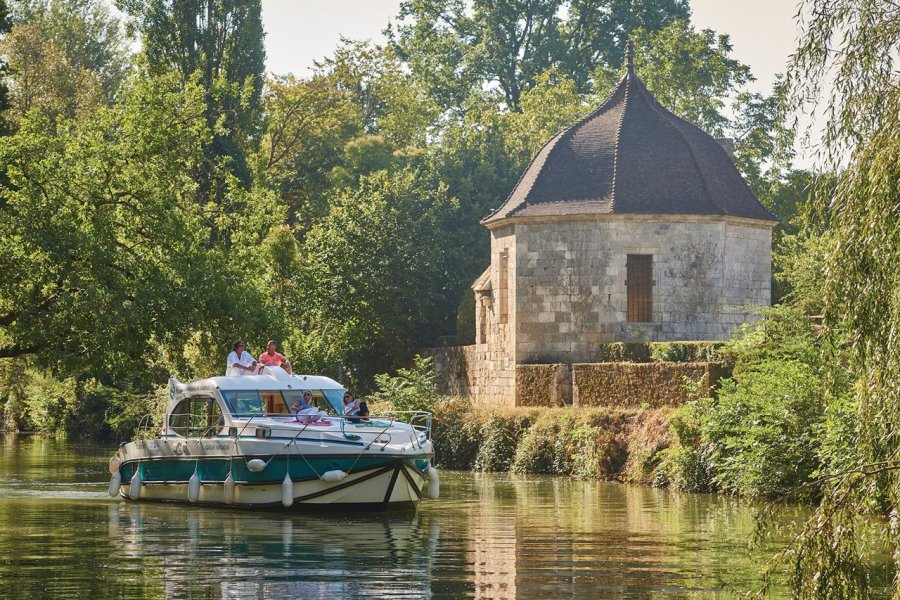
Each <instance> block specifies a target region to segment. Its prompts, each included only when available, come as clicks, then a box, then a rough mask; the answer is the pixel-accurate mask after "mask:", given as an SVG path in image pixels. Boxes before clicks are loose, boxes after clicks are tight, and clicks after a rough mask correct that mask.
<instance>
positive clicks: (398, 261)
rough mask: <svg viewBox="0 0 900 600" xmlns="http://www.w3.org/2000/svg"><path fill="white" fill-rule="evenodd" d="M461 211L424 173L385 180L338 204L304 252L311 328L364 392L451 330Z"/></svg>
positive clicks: (378, 177)
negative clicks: (326, 337) (327, 339)
mask: <svg viewBox="0 0 900 600" xmlns="http://www.w3.org/2000/svg"><path fill="white" fill-rule="evenodd" d="M458 211H459V206H458V204H457V203H456V202H455V201H454V200H453V199H452V198H449V197H448V195H447V190H446V188H445V187H444V186H442V185H440V184H435V183H434V182H433V180H431V179H429V178H428V177H425V176H423V175H422V174H421V173H419V172H418V171H415V170H412V169H403V170H401V171H398V172H396V173H388V172H384V171H381V172H378V173H374V174H372V175H370V176H366V177H363V178H362V180H361V182H360V187H359V189H358V190H356V191H354V192H347V193H342V194H341V195H340V196H338V197H337V198H335V199H334V200H333V201H332V206H331V210H330V211H329V214H328V215H327V216H326V217H325V218H324V219H322V220H321V221H320V222H319V223H317V224H316V226H315V227H313V228H312V229H311V230H310V231H309V233H308V234H307V236H306V240H305V242H304V246H303V254H304V261H305V265H304V273H305V285H306V288H305V290H304V297H303V301H304V302H305V305H306V319H308V321H307V322H309V323H311V324H315V326H316V327H318V328H321V329H324V330H326V331H328V332H329V333H330V335H331V342H332V343H334V344H337V345H338V346H339V347H340V348H342V349H343V352H344V356H345V360H346V362H347V363H348V364H350V365H353V366H354V367H355V368H356V369H357V370H356V371H354V376H355V378H356V379H357V380H358V381H359V382H360V383H361V384H362V385H363V387H366V386H368V385H369V383H370V382H371V378H372V376H373V374H374V372H378V371H384V370H388V369H390V368H392V367H394V366H396V365H397V364H402V363H403V361H404V360H408V359H409V358H410V356H409V355H410V353H411V352H410V351H411V349H412V348H413V347H416V346H418V347H422V346H427V345H429V344H432V343H434V340H435V339H436V338H437V337H438V336H439V335H440V334H441V333H443V332H444V331H447V330H448V329H450V328H452V324H453V322H454V318H453V317H455V309H456V305H455V303H454V302H452V298H453V296H450V295H448V294H447V293H446V292H445V290H447V289H459V288H460V287H461V284H462V283H463V281H465V280H464V279H462V277H461V274H460V273H459V271H458V268H459V265H460V264H461V263H462V259H461V256H460V254H461V249H458V248H454V245H453V243H452V241H451V235H452V232H453V227H454V221H455V218H456V215H457V214H458Z"/></svg>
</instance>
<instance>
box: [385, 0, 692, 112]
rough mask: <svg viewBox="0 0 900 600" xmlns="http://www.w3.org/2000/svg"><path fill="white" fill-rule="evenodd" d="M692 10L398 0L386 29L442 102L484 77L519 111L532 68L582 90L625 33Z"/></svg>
mask: <svg viewBox="0 0 900 600" xmlns="http://www.w3.org/2000/svg"><path fill="white" fill-rule="evenodd" d="M689 15H690V10H689V8H688V6H687V3H686V2H682V1H680V0H654V1H652V2H642V3H640V4H638V5H634V4H630V3H614V4H613V5H612V6H610V5H609V4H608V3H607V2H602V1H588V2H571V1H567V0H553V1H550V2H523V1H504V2H488V1H483V0H476V1H475V2H473V3H471V4H468V3H465V2H461V1H459V0H425V1H416V2H412V1H409V2H404V3H403V4H402V5H401V7H400V15H399V19H398V20H397V24H396V26H395V27H389V28H388V31H387V33H388V36H389V38H390V39H391V41H392V47H393V48H394V49H395V51H396V52H397V55H398V56H399V57H400V58H401V59H402V60H404V61H405V62H407V64H409V66H410V69H411V70H412V72H413V75H414V76H415V77H416V79H418V80H420V81H422V82H423V84H424V86H425V88H426V89H427V90H428V91H429V94H430V95H431V96H432V97H433V98H435V100H436V101H438V102H440V104H441V105H442V106H443V107H459V106H461V105H462V104H463V103H464V101H465V100H466V99H467V98H469V97H470V96H472V95H473V94H478V93H481V90H483V89H485V88H487V87H488V85H487V84H489V83H490V84H492V83H496V85H497V93H496V95H497V101H499V102H503V103H504V104H505V105H506V106H507V107H508V108H509V109H511V110H513V111H518V110H519V109H520V99H521V97H522V94H523V92H525V91H527V90H528V89H530V88H531V87H532V86H533V85H534V81H535V79H536V77H537V76H538V75H540V74H541V73H543V72H544V71H546V70H547V69H548V68H550V67H551V66H559V67H560V68H561V69H562V70H563V72H564V73H565V74H566V75H568V76H570V77H572V78H573V79H575V81H577V82H578V84H579V89H580V91H582V92H587V91H589V90H590V79H589V76H588V74H589V73H590V72H591V70H592V69H593V68H594V66H596V65H597V64H604V65H608V66H611V67H613V68H618V67H620V66H621V64H622V58H623V54H624V40H625V39H626V38H627V37H628V36H629V35H630V33H631V32H632V31H633V30H635V29H637V28H639V27H644V28H645V29H648V30H651V31H654V30H657V29H660V28H662V27H663V26H665V25H666V24H667V23H669V22H671V21H672V20H674V19H678V18H687V17H688V16H689Z"/></svg>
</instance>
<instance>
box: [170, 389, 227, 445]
mask: <svg viewBox="0 0 900 600" xmlns="http://www.w3.org/2000/svg"><path fill="white" fill-rule="evenodd" d="M223 424H224V419H223V417H222V411H221V410H220V409H219V404H218V403H217V402H216V401H215V399H214V398H212V397H210V396H192V397H190V398H185V399H184V400H182V401H181V402H179V403H178V404H176V405H175V408H174V409H173V410H172V412H171V413H170V414H169V429H170V430H171V431H172V433H174V434H175V435H180V436H182V437H209V436H214V435H216V434H217V433H218V432H219V430H220V429H221V428H222V426H223Z"/></svg>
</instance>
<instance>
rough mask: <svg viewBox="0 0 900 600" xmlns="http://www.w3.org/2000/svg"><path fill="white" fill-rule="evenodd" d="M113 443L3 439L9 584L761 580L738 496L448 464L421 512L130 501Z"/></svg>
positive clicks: (280, 592)
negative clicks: (117, 478) (437, 495)
mask: <svg viewBox="0 0 900 600" xmlns="http://www.w3.org/2000/svg"><path fill="white" fill-rule="evenodd" d="M112 450H113V448H110V447H98V446H90V445H80V446H72V445H67V444H62V443H59V442H55V441H53V440H48V439H45V438H27V437H26V438H18V439H17V440H16V439H11V438H6V439H4V440H2V441H0V557H4V558H2V559H0V597H7V596H15V597H19V596H21V597H25V596H32V595H35V596H55V597H74V596H79V597H85V596H89V597H92V598H94V597H96V598H106V597H116V598H119V597H144V598H146V597H150V598H161V597H166V598H186V597H203V598H245V597H249V598H285V597H289V598H367V597H377V598H383V597H391V598H459V597H475V598H497V599H503V598H515V597H519V598H540V597H546V598H560V597H565V598H602V597H623V598H650V597H658V596H660V595H664V596H666V597H674V598H695V597H716V596H722V597H732V596H733V594H734V592H735V591H737V590H744V591H745V590H750V589H752V588H753V587H754V586H756V585H758V584H759V580H758V576H757V573H758V571H759V569H760V567H761V565H762V562H761V560H760V559H759V558H757V559H753V558H752V557H751V556H750V554H749V552H748V550H747V546H746V541H747V539H748V537H749V534H750V532H751V531H752V528H753V511H752V510H751V508H750V507H748V506H747V505H746V504H744V503H741V502H737V501H734V500H729V499H724V498H719V497H714V496H704V495H689V494H676V493H671V492H667V491H661V490H655V489H651V488H645V487H638V486H622V485H613V484H603V483H596V482H576V481H570V480H566V479H561V478H549V477H527V476H509V475H487V474H471V473H445V474H444V476H443V481H442V488H443V489H442V493H443V496H444V497H443V498H441V499H440V500H439V501H437V502H427V503H424V504H423V505H422V506H421V507H420V509H419V511H418V512H415V513H401V514H389V515H377V514H363V515H353V514H341V513H337V514H335V513H325V514H321V513H320V514H282V513H277V512H247V511H241V510H227V509H213V508H198V507H193V506H189V505H177V506H176V505H164V504H151V503H128V502H124V501H120V500H112V499H110V498H109V497H108V496H107V495H106V478H107V477H108V474H107V473H106V460H107V459H108V457H109V455H110V454H111V453H112ZM798 511H799V512H802V510H800V509H789V508H784V509H782V510H781V513H780V518H782V519H793V518H796V517H797V516H798ZM774 595H775V596H776V597H777V596H778V593H777V592H776V594H774Z"/></svg>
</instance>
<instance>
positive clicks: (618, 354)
mask: <svg viewBox="0 0 900 600" xmlns="http://www.w3.org/2000/svg"><path fill="white" fill-rule="evenodd" d="M597 362H650V345H649V344H644V343H638V342H634V343H624V342H612V343H609V344H602V345H601V346H600V350H599V351H598V352H597Z"/></svg>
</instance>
